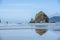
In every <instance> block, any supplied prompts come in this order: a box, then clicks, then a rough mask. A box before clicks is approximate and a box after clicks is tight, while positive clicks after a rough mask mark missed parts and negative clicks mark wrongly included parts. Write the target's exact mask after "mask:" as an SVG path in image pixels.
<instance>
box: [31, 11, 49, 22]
mask: <svg viewBox="0 0 60 40" xmlns="http://www.w3.org/2000/svg"><path fill="white" fill-rule="evenodd" d="M48 19H49V18H48V16H47V15H46V14H45V13H44V12H43V11H40V12H38V13H37V14H36V16H35V19H34V21H33V20H31V21H30V22H31V23H32V22H34V23H48V21H49V20H48Z"/></svg>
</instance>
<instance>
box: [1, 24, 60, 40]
mask: <svg viewBox="0 0 60 40" xmlns="http://www.w3.org/2000/svg"><path fill="white" fill-rule="evenodd" d="M54 27H55V26H54ZM54 27H52V26H51V28H52V29H53V28H54ZM1 28H34V27H33V26H20V25H19V26H11V27H10V26H7V27H0V29H1ZM48 28H49V29H51V28H50V27H48ZM52 29H51V30H48V31H47V32H46V33H45V34H43V35H39V34H38V33H36V31H35V29H19V30H0V40H59V38H60V32H59V31H52ZM54 29H55V28H54Z"/></svg>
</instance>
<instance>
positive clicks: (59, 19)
mask: <svg viewBox="0 0 60 40" xmlns="http://www.w3.org/2000/svg"><path fill="white" fill-rule="evenodd" d="M49 20H51V21H54V22H60V16H53V17H51V18H50V19H49Z"/></svg>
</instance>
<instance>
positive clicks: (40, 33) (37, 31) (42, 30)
mask: <svg viewBox="0 0 60 40" xmlns="http://www.w3.org/2000/svg"><path fill="white" fill-rule="evenodd" d="M35 27H36V29H35V31H36V33H38V34H39V35H43V34H45V33H46V32H47V31H48V29H41V28H40V27H38V26H35ZM37 28H39V29H37Z"/></svg>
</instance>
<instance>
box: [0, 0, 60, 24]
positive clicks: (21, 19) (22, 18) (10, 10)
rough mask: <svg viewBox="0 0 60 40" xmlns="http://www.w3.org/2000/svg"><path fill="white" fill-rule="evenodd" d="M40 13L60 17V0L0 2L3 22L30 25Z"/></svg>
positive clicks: (12, 0)
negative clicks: (31, 20) (32, 19)
mask: <svg viewBox="0 0 60 40" xmlns="http://www.w3.org/2000/svg"><path fill="white" fill-rule="evenodd" d="M39 11H43V12H44V13H45V14H47V15H48V16H49V17H52V16H54V15H59V16H60V0H0V19H1V20H2V22H6V21H8V22H15V23H28V22H29V21H30V19H31V18H34V16H35V15H36V14H37V13H38V12H39Z"/></svg>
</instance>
